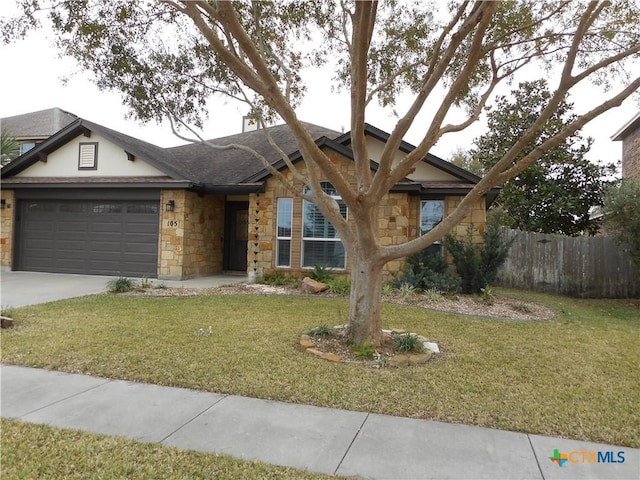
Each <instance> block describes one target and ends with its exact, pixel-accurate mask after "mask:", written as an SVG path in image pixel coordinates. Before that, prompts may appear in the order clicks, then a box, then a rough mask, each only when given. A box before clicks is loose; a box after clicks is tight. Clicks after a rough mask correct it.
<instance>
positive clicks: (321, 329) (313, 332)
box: [307, 325, 333, 337]
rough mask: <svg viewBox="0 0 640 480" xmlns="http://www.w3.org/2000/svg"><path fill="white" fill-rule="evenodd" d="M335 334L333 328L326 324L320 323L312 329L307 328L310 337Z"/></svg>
mask: <svg viewBox="0 0 640 480" xmlns="http://www.w3.org/2000/svg"><path fill="white" fill-rule="evenodd" d="M332 334H333V330H331V328H329V327H327V326H326V325H318V326H317V327H313V328H312V329H310V330H307V335H309V336H310V337H329V336H331V335H332Z"/></svg>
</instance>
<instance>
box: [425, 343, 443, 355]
mask: <svg viewBox="0 0 640 480" xmlns="http://www.w3.org/2000/svg"><path fill="white" fill-rule="evenodd" d="M422 344H423V345H424V348H426V349H427V350H429V351H430V352H433V353H440V349H439V348H438V344H437V343H434V342H423V343H422Z"/></svg>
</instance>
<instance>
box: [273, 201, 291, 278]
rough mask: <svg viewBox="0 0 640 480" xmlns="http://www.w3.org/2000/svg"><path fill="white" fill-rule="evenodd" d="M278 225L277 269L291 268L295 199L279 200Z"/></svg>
mask: <svg viewBox="0 0 640 480" xmlns="http://www.w3.org/2000/svg"><path fill="white" fill-rule="evenodd" d="M277 208H278V225H277V232H276V267H290V266H291V225H292V223H293V199H292V198H279V199H278V207H277Z"/></svg>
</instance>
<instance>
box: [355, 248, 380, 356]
mask: <svg viewBox="0 0 640 480" xmlns="http://www.w3.org/2000/svg"><path fill="white" fill-rule="evenodd" d="M383 266H384V263H380V261H379V260H375V259H373V258H372V256H371V255H367V252H362V251H361V250H358V252H357V253H356V254H355V258H352V259H351V295H350V301H349V327H348V334H349V339H350V340H351V342H353V343H355V344H356V345H362V344H363V343H369V344H371V345H373V346H375V347H377V346H379V345H380V343H381V342H382V316H381V307H382V267H383Z"/></svg>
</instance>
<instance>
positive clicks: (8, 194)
mask: <svg viewBox="0 0 640 480" xmlns="http://www.w3.org/2000/svg"><path fill="white" fill-rule="evenodd" d="M1 194H2V201H3V202H4V203H3V206H4V208H2V209H1V210H0V270H2V271H10V270H11V266H12V262H13V225H14V223H13V220H14V210H15V207H16V200H15V195H14V193H13V190H2V192H1Z"/></svg>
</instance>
